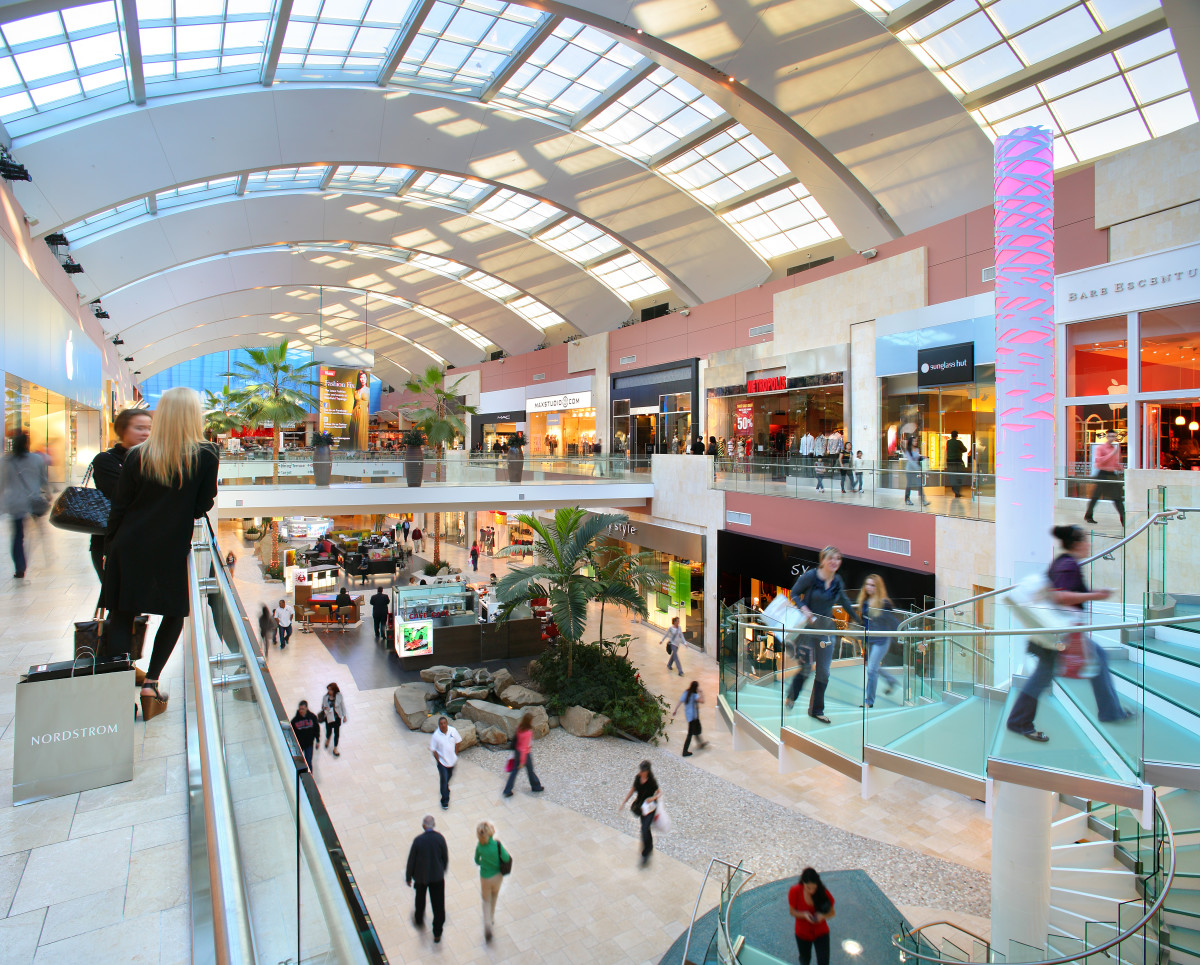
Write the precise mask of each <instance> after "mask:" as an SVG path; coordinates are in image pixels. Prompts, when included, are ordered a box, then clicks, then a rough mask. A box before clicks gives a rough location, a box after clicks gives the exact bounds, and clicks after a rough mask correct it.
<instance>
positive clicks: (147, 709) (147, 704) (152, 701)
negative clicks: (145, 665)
mask: <svg viewBox="0 0 1200 965" xmlns="http://www.w3.org/2000/svg"><path fill="white" fill-rule="evenodd" d="M146 687H148V688H150V689H151V690H153V691H154V693H153V694H152V695H151V694H142V695H141V698H142V720H143V721H150V720H152V719H154V718H155V717H157V716H158V715H159V714H161V713H162V712H163V711H165V710H166V709H167V698H166V697H164V696H163V695H162V694H161V693H159V690H158V681H157V680H156V681H154V682H152V683H147V684H146Z"/></svg>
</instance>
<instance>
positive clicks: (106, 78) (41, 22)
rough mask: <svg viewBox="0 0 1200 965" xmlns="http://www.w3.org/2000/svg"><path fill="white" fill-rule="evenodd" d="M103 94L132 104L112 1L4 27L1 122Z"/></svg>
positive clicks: (0, 28) (0, 30) (1, 27)
mask: <svg viewBox="0 0 1200 965" xmlns="http://www.w3.org/2000/svg"><path fill="white" fill-rule="evenodd" d="M102 94H105V95H117V96H115V98H114V99H111V100H110V101H109V103H114V104H115V103H123V102H125V101H127V100H128V99H129V92H128V75H127V74H126V70H125V57H124V50H123V48H122V43H121V35H120V28H119V25H118V23H117V9H116V4H115V3H113V2H111V0H110V2H107V3H93V4H87V5H84V6H81V7H74V8H71V9H69V10H66V11H55V12H52V13H44V14H39V15H37V16H36V17H26V18H24V19H22V20H14V21H12V22H10V23H6V24H3V25H0V119H3V120H4V121H5V122H6V123H11V122H12V121H15V120H20V119H22V118H27V117H31V116H33V115H35V114H37V113H40V112H42V111H46V110H50V109H53V108H58V107H61V106H64V105H67V104H70V103H72V102H78V101H82V100H85V99H87V98H91V97H95V96H98V95H102ZM37 126H38V125H37V124H35V123H31V124H28V125H19V126H18V127H17V128H16V129H15V130H16V132H20V131H23V130H29V129H33V128H35V127H37Z"/></svg>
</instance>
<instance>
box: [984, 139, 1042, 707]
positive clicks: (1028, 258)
mask: <svg viewBox="0 0 1200 965" xmlns="http://www.w3.org/2000/svg"><path fill="white" fill-rule="evenodd" d="M1052 141H1053V137H1052V134H1051V132H1050V131H1049V130H1047V129H1045V128H1040V127H1025V128H1018V129H1017V130H1015V131H1013V132H1012V133H1011V134H1006V135H1004V136H1002V137H1000V138H998V139H997V140H996V184H995V187H996V195H995V196H996V200H995V242H996V302H995V304H996V461H995V467H996V553H995V561H996V567H995V574H994V575H995V577H996V580H997V585H998V586H1005V585H1009V584H1012V583H1016V582H1018V581H1020V580H1021V579H1022V578H1023V577H1024V576H1026V575H1028V574H1029V573H1030V572H1032V571H1034V570H1037V569H1045V567H1046V566H1047V565H1048V564H1049V562H1050V559H1051V551H1052V548H1053V544H1052V540H1051V536H1050V529H1051V528H1052V527H1053V525H1054V469H1055V466H1054V152H1053V146H1052ZM1006 624H1007V621H1006V619H1005V615H1004V613H1003V608H1002V607H1001V608H999V612H997V621H996V625H997V626H998V627H1001V626H1005V625H1006ZM1023 650H1024V647H1023V646H1022V645H1021V641H1020V638H1019V637H996V638H994V643H993V657H994V663H993V667H994V674H995V679H994V683H996V684H997V685H1002V684H1004V683H1005V682H1006V681H1007V680H1008V679H1009V677H1010V676H1011V674H1012V673H1013V671H1014V669H1015V664H1016V663H1017V662H1018V661H1019V660H1020V659H1022V658H1021V653H1022V652H1023Z"/></svg>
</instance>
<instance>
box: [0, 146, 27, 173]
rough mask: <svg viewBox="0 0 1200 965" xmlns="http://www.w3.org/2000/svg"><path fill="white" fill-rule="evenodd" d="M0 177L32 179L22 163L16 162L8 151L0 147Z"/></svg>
mask: <svg viewBox="0 0 1200 965" xmlns="http://www.w3.org/2000/svg"><path fill="white" fill-rule="evenodd" d="M0 178H4V180H5V181H32V180H33V178H31V177H30V176H29V172H28V171H27V170H26V169H25V165H24V164H18V163H17V161H16V160H15V159H14V158H13V156H12V155H11V154H9V153H8V151H6V150H4V149H3V148H0Z"/></svg>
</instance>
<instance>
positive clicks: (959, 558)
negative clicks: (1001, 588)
mask: <svg viewBox="0 0 1200 965" xmlns="http://www.w3.org/2000/svg"><path fill="white" fill-rule="evenodd" d="M995 546H996V524H995V523H993V522H992V521H991V520H985V519H963V518H961V517H957V516H939V517H938V518H937V522H936V524H935V528H934V554H935V555H934V560H935V568H934V579H935V581H936V587H937V589H936V590H935V592H936V594H937V598H938V599H939V600H946V601H953V600H962V599H966V598H967V597H969V596H973V595H974V594H973V592H972V587H974V586H982V587H985V588H987V589H995V586H996V583H995V578H994V576H993V575H992V573H993V570H994V569H995V555H996V552H995ZM966 619H969V617H967V618H966Z"/></svg>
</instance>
